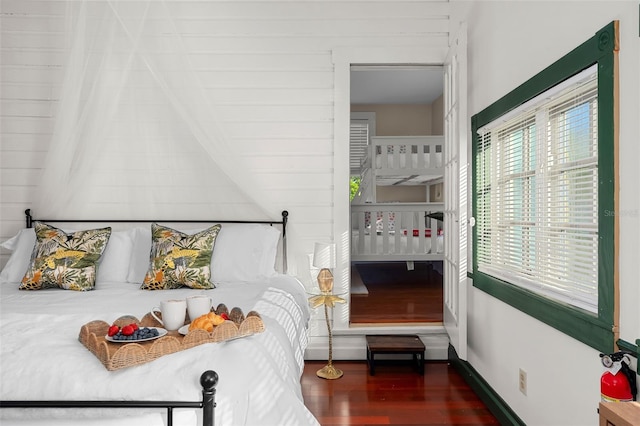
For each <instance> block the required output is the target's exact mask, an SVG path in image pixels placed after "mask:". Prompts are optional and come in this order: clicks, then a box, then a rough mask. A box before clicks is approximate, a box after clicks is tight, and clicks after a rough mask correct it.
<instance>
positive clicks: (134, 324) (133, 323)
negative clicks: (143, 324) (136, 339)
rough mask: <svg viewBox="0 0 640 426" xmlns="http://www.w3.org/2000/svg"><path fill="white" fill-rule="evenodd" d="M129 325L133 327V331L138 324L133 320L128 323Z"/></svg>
mask: <svg viewBox="0 0 640 426" xmlns="http://www.w3.org/2000/svg"><path fill="white" fill-rule="evenodd" d="M129 325H130V326H131V327H133V331H136V330H137V329H138V328H139V327H138V324H136V323H135V322H132V323H131V324H129Z"/></svg>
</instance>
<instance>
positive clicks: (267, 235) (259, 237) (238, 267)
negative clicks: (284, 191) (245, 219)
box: [211, 223, 280, 282]
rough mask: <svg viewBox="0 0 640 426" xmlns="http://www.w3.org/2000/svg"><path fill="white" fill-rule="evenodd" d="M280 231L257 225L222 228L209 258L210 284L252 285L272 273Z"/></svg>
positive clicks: (225, 226) (223, 226)
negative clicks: (228, 282)
mask: <svg viewBox="0 0 640 426" xmlns="http://www.w3.org/2000/svg"><path fill="white" fill-rule="evenodd" d="M279 240H280V230H279V229H277V228H276V227H274V226H269V225H265V224H259V223H249V224H245V223H243V224H237V223H227V224H222V229H221V230H220V233H219V234H218V238H217V239H216V243H215V245H214V246H213V256H211V280H212V281H213V282H225V281H254V280H256V279H259V278H263V277H270V276H273V275H274V274H275V273H276V270H275V263H276V255H277V253H278V241H279Z"/></svg>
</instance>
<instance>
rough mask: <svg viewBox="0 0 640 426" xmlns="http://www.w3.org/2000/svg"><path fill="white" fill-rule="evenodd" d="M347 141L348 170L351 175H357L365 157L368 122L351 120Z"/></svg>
mask: <svg viewBox="0 0 640 426" xmlns="http://www.w3.org/2000/svg"><path fill="white" fill-rule="evenodd" d="M349 140H350V142H349V143H350V145H349V146H350V149H349V168H350V170H351V175H359V174H360V163H361V161H362V160H363V159H364V158H365V156H366V155H367V147H368V145H369V121H368V120H351V131H350V135H349Z"/></svg>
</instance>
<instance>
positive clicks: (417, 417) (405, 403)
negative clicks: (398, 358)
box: [302, 361, 499, 426]
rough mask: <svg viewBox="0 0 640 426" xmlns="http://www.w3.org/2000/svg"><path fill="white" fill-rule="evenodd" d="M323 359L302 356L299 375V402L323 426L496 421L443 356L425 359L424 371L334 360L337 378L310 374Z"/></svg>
mask: <svg viewBox="0 0 640 426" xmlns="http://www.w3.org/2000/svg"><path fill="white" fill-rule="evenodd" d="M325 364H326V363H325V362H321V361H307V362H306V365H305V369H304V373H303V376H302V393H303V396H304V402H305V405H306V406H307V407H309V409H310V410H311V412H312V413H313V414H314V415H315V416H316V418H317V419H318V421H319V422H320V424H321V425H323V426H325V425H381V424H385V425H498V424H499V422H498V420H497V419H496V418H495V417H494V416H493V415H492V414H491V413H490V412H489V410H488V409H487V408H486V406H485V405H484V404H483V403H482V401H480V399H479V398H478V397H477V395H476V394H475V393H474V392H473V391H472V390H471V388H470V387H469V386H468V385H467V384H466V383H465V381H464V379H463V378H462V377H461V376H460V375H459V374H458V373H457V372H456V371H455V370H454V368H453V367H452V366H451V365H450V364H449V363H447V362H446V361H442V362H428V363H426V364H425V374H424V376H421V375H419V374H418V373H417V372H416V370H415V368H412V366H411V363H410V362H408V363H404V362H402V363H401V362H394V363H385V364H382V363H381V364H380V366H377V365H376V374H375V376H370V375H369V374H368V369H367V364H366V362H365V361H349V362H346V361H344V362H343V361H337V362H334V366H335V367H337V368H339V369H341V370H343V371H344V376H342V377H341V378H340V379H337V380H325V379H321V378H319V377H317V376H316V371H317V370H318V369H320V368H322V367H323V366H324V365H325Z"/></svg>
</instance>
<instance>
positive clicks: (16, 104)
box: [0, 0, 448, 271]
mask: <svg viewBox="0 0 640 426" xmlns="http://www.w3.org/2000/svg"><path fill="white" fill-rule="evenodd" d="M167 3H169V4H170V8H171V10H172V11H173V12H175V15H174V16H175V17H176V20H177V25H178V28H182V30H181V31H182V32H183V34H184V35H185V40H186V44H187V46H188V49H190V52H189V55H190V58H191V59H193V61H194V63H196V64H198V65H197V68H198V69H197V71H198V73H199V75H200V76H201V77H202V78H203V84H204V85H205V87H207V88H208V94H209V96H211V98H212V99H213V100H214V101H215V104H217V105H218V106H219V109H220V110H221V111H222V114H221V116H222V119H221V123H220V125H221V127H222V130H223V133H224V134H225V135H226V136H227V137H228V138H229V142H230V143H232V144H236V145H241V146H242V148H243V150H244V153H243V161H244V163H245V164H247V170H248V171H250V172H251V173H252V174H254V175H255V181H256V182H258V184H259V185H260V190H261V193H266V194H268V203H269V204H270V205H268V206H263V207H264V208H265V209H266V210H267V211H269V212H272V214H273V216H274V218H277V217H278V216H279V212H280V210H282V209H287V210H289V212H290V228H289V234H288V235H289V244H290V245H289V247H290V251H289V257H290V259H292V260H293V259H296V258H298V257H299V255H303V254H304V253H309V252H311V251H312V249H313V243H314V242H315V241H328V240H331V239H332V238H333V237H332V222H333V217H332V215H333V211H332V208H331V206H332V202H333V190H334V187H335V185H344V186H345V187H348V181H346V180H345V182H333V167H334V164H333V152H334V146H333V144H334V140H333V128H334V123H333V119H334V117H333V97H334V89H333V80H334V79H333V62H332V51H333V49H335V48H337V47H341V48H360V47H367V46H376V47H378V48H383V49H390V50H394V49H396V48H398V47H405V46H425V45H433V44H434V43H435V44H438V43H440V44H446V42H447V32H448V4H447V3H446V2H442V1H420V2H415V1H393V2H391V1H375V2H364V1H360V0H354V1H342V2H329V3H327V2H324V1H320V0H318V1H313V0H312V1H304V2H297V1H289V0H282V1H281V0H269V1H259V2H250V1H242V0H240V1H222V0H221V1H218V0H214V1H208V2H202V1H193V2H185V1H179V2H178V1H176V2H167ZM0 10H1V12H0V19H1V22H0V23H1V33H0V36H1V37H2V46H1V51H0V64H1V68H0V70H1V75H0V84H1V85H2V91H1V93H0V102H1V111H0V120H1V121H0V125H1V126H0V127H1V129H0V142H1V147H0V154H1V158H0V171H1V175H0V191H1V198H0V201H1V205H0V241H2V240H5V239H7V238H8V237H10V236H12V235H14V234H15V232H16V231H17V230H18V229H19V228H21V227H23V226H24V225H23V223H24V220H23V211H24V209H25V208H29V207H32V204H33V201H34V196H35V195H34V194H35V189H36V186H37V184H38V181H39V177H40V172H41V165H42V162H43V161H44V159H45V158H46V153H47V150H48V145H49V141H50V137H51V133H52V129H53V125H54V122H55V118H56V109H57V106H58V101H59V96H60V87H61V82H62V78H63V76H64V72H65V70H64V69H63V64H64V54H65V45H64V42H65V33H64V31H65V23H64V10H65V4H64V1H55V0H54V1H45V0H42V1H31V0H27V1H25V0H1V3H0ZM217 119H220V118H219V117H217ZM347 143H348V141H347ZM205 189H206V188H203V187H198V183H197V182H194V186H193V188H192V193H193V194H198V192H200V193H206V191H204V190H205ZM122 195H123V196H124V197H119V196H118V197H114V198H116V199H123V198H124V199H126V195H127V194H122ZM182 195H184V196H187V195H188V194H182ZM184 210H185V209H184V208H183V206H182V205H181V204H179V203H174V204H173V205H169V207H168V208H167V209H166V211H164V212H162V215H163V216H164V215H165V214H167V215H170V216H172V217H173V216H175V217H181V218H185V216H187V215H188V213H185V212H184ZM34 214H35V215H36V216H37V214H38V212H37V211H35V212H34ZM73 215H74V212H73V211H70V212H67V216H68V217H72V216H73ZM152 215H153V214H152V212H150V213H149V214H148V215H147V214H145V215H144V216H146V217H149V216H152ZM7 256H8V253H7V252H6V251H5V250H2V251H0V266H1V265H4V263H5V262H6V259H7ZM291 266H292V269H291V270H293V271H295V266H296V265H291Z"/></svg>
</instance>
